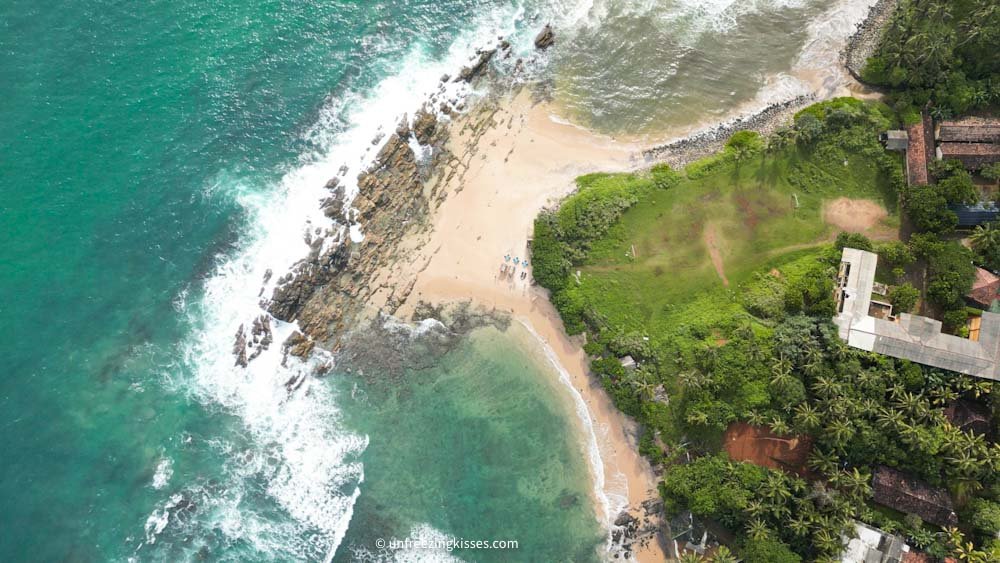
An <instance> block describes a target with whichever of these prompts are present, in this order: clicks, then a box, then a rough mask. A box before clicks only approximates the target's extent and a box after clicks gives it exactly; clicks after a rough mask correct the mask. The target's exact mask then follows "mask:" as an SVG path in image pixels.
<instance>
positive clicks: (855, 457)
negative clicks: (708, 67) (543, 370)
mask: <svg viewBox="0 0 1000 563" xmlns="http://www.w3.org/2000/svg"><path fill="white" fill-rule="evenodd" d="M893 120H894V118H893V117H892V115H891V111H890V110H888V109H887V108H886V107H885V106H882V105H879V104H869V103H862V102H859V101H857V100H851V99H837V100H832V101H830V102H826V103H822V104H817V105H814V106H812V107H810V108H807V109H806V110H804V111H802V112H800V113H799V114H798V115H797V116H796V118H795V124H794V126H793V127H790V128H788V129H785V130H782V131H779V132H778V133H776V134H775V135H774V136H772V137H771V138H769V139H767V140H763V139H760V138H759V137H757V136H755V135H751V134H739V135H737V136H734V138H733V139H731V140H730V142H729V143H727V146H726V148H725V149H724V150H723V151H722V152H721V153H719V154H718V155H715V156H713V157H710V158H708V159H705V160H703V161H699V162H698V163H695V164H693V165H690V166H688V167H686V168H685V170H684V171H683V173H682V172H679V171H675V170H671V169H669V168H665V167H657V168H654V169H652V170H650V172H649V173H648V174H634V175H633V174H617V175H591V176H586V177H584V178H581V180H580V182H579V187H580V190H579V192H578V193H577V194H576V195H573V196H571V197H570V198H568V199H567V200H565V201H564V202H563V203H562V205H561V206H560V207H559V209H557V210H552V211H548V212H546V213H544V214H543V215H542V216H540V217H539V219H538V220H537V221H536V224H535V238H534V242H533V246H532V258H533V260H534V265H535V277H536V279H537V280H538V281H539V282H540V283H541V284H542V285H544V286H545V287H547V288H548V289H549V290H550V291H551V292H552V302H553V303H554V304H555V306H556V307H557V309H558V310H559V312H560V314H561V316H562V318H563V320H564V322H565V325H566V329H567V330H568V331H569V332H571V333H581V332H583V333H586V336H587V344H586V351H587V353H588V354H589V355H590V356H591V357H592V358H593V362H592V365H591V367H592V371H593V372H594V373H595V374H596V375H597V376H598V377H599V378H600V379H601V382H602V384H603V385H604V387H605V388H606V389H607V391H608V392H609V394H610V395H611V396H612V398H613V399H614V401H615V404H616V405H617V406H618V407H619V408H620V409H621V410H622V411H624V412H626V413H627V414H629V415H631V416H633V417H635V418H636V419H637V420H638V421H639V422H640V423H641V425H642V427H643V433H642V436H641V439H640V448H641V451H642V453H643V454H644V455H646V456H647V457H649V458H650V459H651V460H652V461H653V462H654V463H656V464H662V467H663V468H662V470H663V477H664V480H663V484H662V489H661V492H662V495H663V497H664V499H665V502H666V506H667V507H668V508H669V509H670V510H672V511H676V510H681V509H687V510H690V511H691V512H692V513H694V514H695V515H697V516H701V517H704V518H711V519H713V520H716V521H718V522H720V523H721V524H723V525H724V526H726V527H727V528H729V529H730V530H732V531H734V532H737V533H738V535H739V537H741V538H743V541H740V542H739V543H738V545H734V546H732V547H733V549H735V550H736V554H737V555H738V556H739V557H740V558H742V559H743V560H744V561H789V562H792V561H800V560H801V561H815V560H823V559H824V558H828V557H831V556H834V555H836V554H837V553H838V552H839V550H840V548H841V545H840V534H841V532H847V531H849V529H850V528H849V523H850V519H851V518H858V519H861V520H863V521H866V522H869V523H872V524H874V525H878V526H880V527H883V529H890V531H893V530H894V531H899V532H900V533H903V534H905V535H907V537H909V538H910V539H911V541H912V542H914V543H915V544H916V545H918V546H919V547H920V548H922V549H925V550H927V551H929V552H930V553H932V554H934V555H938V556H943V555H946V554H949V553H955V552H956V550H957V549H958V547H957V546H958V545H959V544H962V545H965V544H967V543H968V542H967V541H966V540H965V539H964V538H965V536H963V535H962V534H963V533H964V534H968V535H969V537H970V539H972V540H974V541H975V545H976V549H977V550H986V549H994V547H991V544H990V543H989V538H986V537H985V535H984V534H983V533H982V530H979V531H974V530H972V529H971V528H969V529H966V530H964V531H958V530H955V531H949V532H947V533H946V532H944V531H937V530H933V529H930V528H929V527H928V526H926V525H924V524H923V523H921V522H915V521H913V519H912V518H911V519H909V521H908V520H907V519H905V518H904V517H903V515H898V514H892V513H891V511H884V510H876V509H875V507H873V506H872V505H870V504H869V502H868V501H869V499H870V496H871V485H870V471H871V468H872V467H873V466H874V465H880V464H881V465H888V466H891V467H897V468H899V469H901V470H903V471H906V472H908V473H911V474H913V475H916V476H918V477H920V478H921V479H924V480H926V481H928V482H930V483H932V484H935V485H938V486H948V487H949V489H950V490H951V491H952V493H953V494H954V496H955V498H956V499H957V500H958V501H959V505H960V506H961V507H963V510H964V511H967V512H969V513H970V514H976V515H978V516H977V517H976V518H977V521H980V522H983V523H984V524H983V526H988V525H990V524H989V523H990V522H992V518H993V516H994V513H993V512H992V510H993V505H992V504H984V503H996V502H998V501H1000V485H998V478H997V476H998V472H1000V448H998V447H997V446H996V445H995V444H992V443H990V442H988V441H986V440H985V439H984V438H983V437H982V436H978V435H973V434H969V433H963V432H961V431H960V430H958V429H956V428H955V427H953V426H951V424H950V423H948V421H947V419H946V418H945V416H944V408H945V406H946V405H947V404H949V403H950V402H951V401H954V400H955V399H957V398H960V397H964V398H967V399H970V400H983V399H984V398H987V397H991V396H992V395H991V392H992V389H993V387H992V384H991V383H989V382H985V381H978V380H972V379H970V378H968V377H965V376H959V375H957V374H954V373H947V372H942V371H939V370H933V369H929V368H924V367H921V366H919V365H916V364H912V363H909V362H906V361H899V360H894V359H892V358H888V357H885V356H879V355H876V354H871V353H867V352H863V351H859V350H857V349H853V348H848V347H847V346H845V345H844V343H843V342H842V341H841V340H840V338H839V337H838V336H837V332H836V327H835V326H834V325H833V324H832V323H831V321H830V319H831V317H832V316H833V315H834V313H835V304H834V302H833V284H834V278H835V275H836V270H837V267H838V265H839V261H840V249H842V248H844V247H845V246H850V247H856V248H862V249H867V250H873V251H877V252H879V253H880V257H881V260H880V262H881V263H883V264H884V266H885V268H886V269H887V270H889V271H891V275H892V276H893V277H894V278H895V279H899V280H901V279H902V278H903V277H904V276H905V275H906V274H907V273H910V272H914V271H918V270H920V271H923V270H924V269H925V270H926V272H927V281H926V283H927V295H926V301H927V302H928V303H929V304H930V306H933V307H935V308H937V309H938V310H940V311H943V312H944V313H946V315H947V314H951V315H952V316H953V317H954V318H956V319H957V312H958V311H960V309H961V310H962V311H963V313H964V306H961V308H960V303H961V296H962V295H964V292H965V291H967V290H968V286H969V284H971V277H970V275H974V269H973V266H972V261H973V258H974V255H973V252H972V251H969V250H967V249H965V248H963V247H961V246H960V245H958V244H957V243H954V242H951V241H947V240H942V239H941V238H940V237H939V236H938V235H937V234H935V232H933V230H932V229H928V232H926V233H923V234H917V235H916V236H914V237H913V239H912V240H911V241H909V242H908V243H903V242H898V241H893V242H888V243H883V244H874V243H872V242H871V241H870V240H868V239H867V238H865V237H863V236H861V235H857V234H850V233H842V234H840V235H838V236H836V237H834V234H835V231H834V230H833V229H832V228H831V227H829V226H827V225H826V224H824V222H823V220H822V210H823V207H824V205H825V203H826V202H827V201H829V200H831V199H833V198H837V197H855V198H867V199H874V200H877V201H880V202H882V203H883V204H884V205H885V206H886V207H887V208H888V209H889V210H890V212H891V213H892V214H895V212H896V207H895V202H896V201H897V197H898V196H899V195H900V193H901V192H903V174H902V167H901V162H900V159H899V158H898V156H897V155H894V154H891V153H887V152H886V151H884V150H883V149H882V147H881V146H880V145H879V143H878V140H877V134H878V132H880V131H882V130H884V129H885V128H887V127H889V126H891V125H892V124H893ZM941 174H942V176H944V175H946V174H950V176H948V177H955V178H959V179H957V180H953V181H952V182H953V184H954V185H953V186H952V187H953V188H954V192H955V194H961V192H962V190H963V188H962V183H963V182H964V180H963V179H961V176H960V174H958V173H956V172H949V171H944V172H942V173H941ZM906 195H909V194H908V193H907V194H906ZM947 197H960V196H955V195H954V194H953V195H952V196H947ZM590 205H594V206H596V209H593V210H588V209H586V207H587V206H590ZM907 209H908V210H909V208H907ZM910 212H911V214H912V211H910ZM895 220H898V218H895V217H894V216H890V218H889V220H888V221H889V223H890V224H892V222H893V221H895ZM984 238H988V237H984ZM991 240H992V239H991ZM979 244H980V247H983V245H988V244H993V242H988V241H987V242H981V243H979ZM974 248H975V245H974ZM713 255H715V256H717V257H718V258H719V259H718V260H714V259H713ZM976 256H979V255H978V254H976ZM977 259H978V258H977ZM895 285H896V287H895V288H894V289H893V290H892V292H891V294H890V300H891V301H892V302H893V303H894V304H895V305H896V308H897V309H898V310H907V309H912V308H914V307H915V306H916V304H917V302H918V300H919V291H918V290H917V289H916V288H915V287H914V285H912V284H907V283H896V284H895ZM963 318H964V317H963ZM952 324H954V323H952ZM951 328H953V329H954V328H955V327H951ZM626 354H627V355H631V356H632V357H633V358H635V359H636V361H637V362H638V367H637V368H636V369H631V370H626V369H625V368H623V367H622V366H621V364H620V362H619V361H618V358H619V357H621V356H624V355H626ZM665 397H669V401H668V400H666V399H665ZM735 421H745V422H749V423H752V424H756V425H766V426H768V427H769V428H770V429H771V430H772V431H773V432H775V433H776V434H779V435H788V434H793V433H794V434H800V435H807V436H811V437H812V439H813V441H814V444H815V445H814V451H813V454H812V455H811V456H810V460H809V470H810V471H811V472H812V475H814V476H815V478H814V479H813V480H812V481H811V482H809V481H805V480H803V479H801V478H799V477H795V476H791V475H788V474H785V473H783V472H778V471H772V470H769V469H765V468H761V467H757V466H754V465H750V464H746V463H737V462H732V461H729V460H728V459H727V458H725V457H724V456H722V455H720V454H718V453H717V452H718V451H719V449H720V445H721V437H722V433H723V431H724V430H725V429H726V428H727V426H728V425H730V424H731V423H733V422H735ZM659 444H665V445H666V449H664V448H662V447H661V446H660V445H659ZM682 453H688V454H691V455H692V456H693V460H692V461H691V462H690V463H679V462H678V460H680V459H684V456H682V455H681V454H682ZM977 530H978V528H977ZM956 534H957V535H956ZM996 547H997V548H998V549H1000V546H996ZM991 553H993V555H996V556H1000V551H995V552H991Z"/></svg>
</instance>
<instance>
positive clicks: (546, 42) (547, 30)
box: [535, 24, 556, 49]
mask: <svg viewBox="0 0 1000 563" xmlns="http://www.w3.org/2000/svg"><path fill="white" fill-rule="evenodd" d="M555 42H556V32H555V31H552V26H551V25H549V24H546V25H545V27H543V28H542V31H540V32H538V35H537V36H535V48H536V49H548V48H549V47H551V46H552V45H554V44H555Z"/></svg>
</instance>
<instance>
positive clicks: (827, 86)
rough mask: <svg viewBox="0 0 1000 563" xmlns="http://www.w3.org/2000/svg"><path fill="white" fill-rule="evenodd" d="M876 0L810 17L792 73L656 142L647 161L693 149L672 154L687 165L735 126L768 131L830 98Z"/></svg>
mask: <svg viewBox="0 0 1000 563" xmlns="http://www.w3.org/2000/svg"><path fill="white" fill-rule="evenodd" d="M876 3H877V0H843V1H842V2H839V3H836V4H834V5H832V6H831V7H830V8H829V9H827V10H826V11H825V12H823V13H822V14H820V15H819V16H818V17H816V18H814V19H813V20H812V21H810V22H809V25H808V36H809V38H808V39H807V41H806V43H805V45H803V47H802V49H801V50H800V51H799V54H798V56H797V57H796V59H795V62H794V63H793V64H792V68H791V69H790V74H789V73H778V74H775V75H773V76H769V77H767V78H766V80H765V84H764V86H763V87H762V88H761V89H760V90H758V91H757V93H756V95H754V98H753V99H752V100H750V101H749V102H747V103H745V104H743V105H741V106H740V107H738V108H736V109H734V110H733V111H732V112H730V113H729V114H728V115H726V116H724V117H722V118H721V119H712V120H710V121H706V122H705V123H703V124H702V125H700V126H696V127H694V128H692V129H691V130H689V131H686V132H684V133H682V134H681V135H678V136H674V137H669V138H667V139H665V140H663V141H660V142H657V143H656V144H655V145H654V146H652V147H651V148H649V149H647V150H645V151H643V154H644V156H645V157H646V159H647V161H649V160H657V159H660V158H662V157H663V156H664V155H670V154H671V153H675V152H690V154H689V155H687V154H681V155H677V156H676V158H674V159H672V160H671V159H667V160H669V161H670V164H672V165H681V166H682V165H684V164H687V163H688V162H691V161H693V160H697V159H698V158H700V157H702V156H706V155H708V154H710V153H712V152H715V150H717V149H718V146H719V145H720V144H721V143H722V142H723V141H725V140H726V139H727V138H728V137H729V136H730V135H732V134H733V133H735V132H736V131H740V130H744V129H749V130H755V131H761V132H763V133H768V132H770V130H772V129H774V128H775V127H777V126H778V125H779V122H781V121H783V120H784V119H786V118H787V117H788V116H789V114H790V113H791V112H794V111H796V110H798V109H801V108H803V107H805V106H807V105H809V104H811V103H814V102H816V101H821V100H826V99H829V98H831V97H833V96H835V95H838V94H839V93H840V91H841V90H842V89H843V88H844V87H846V85H847V83H848V81H850V80H851V78H850V75H849V74H848V72H847V70H846V69H845V68H843V66H842V65H841V64H840V62H839V61H840V59H841V54H842V52H843V50H844V49H845V48H846V46H847V42H848V39H849V38H850V37H851V36H852V34H854V33H855V31H856V29H857V28H858V26H859V25H861V24H862V23H863V22H864V21H865V20H866V18H867V17H868V14H869V10H870V9H871V7H872V6H874V5H875V4H876Z"/></svg>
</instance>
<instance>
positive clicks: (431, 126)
mask: <svg viewBox="0 0 1000 563" xmlns="http://www.w3.org/2000/svg"><path fill="white" fill-rule="evenodd" d="M436 130H437V116H436V115H434V113H432V112H430V111H427V109H426V108H421V109H420V111H418V112H417V114H416V115H415V116H414V117H413V136H414V137H416V138H417V142H418V143H420V144H421V145H426V144H428V143H430V142H431V138H433V136H434V132H435V131H436Z"/></svg>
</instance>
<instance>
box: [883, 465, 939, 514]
mask: <svg viewBox="0 0 1000 563" xmlns="http://www.w3.org/2000/svg"><path fill="white" fill-rule="evenodd" d="M872 489H873V491H874V500H875V502H877V503H878V504H881V505H882V506H888V507H889V508H892V509H894V510H898V511H900V512H904V513H906V514H916V515H917V516H919V517H920V518H921V519H923V521H924V522H930V523H931V524H934V525H937V526H941V527H948V526H955V525H957V524H958V515H956V514H955V506H954V505H953V504H952V502H951V496H949V495H948V492H947V491H945V490H943V489H936V488H934V487H931V486H930V485H928V484H927V483H925V482H923V481H920V480H919V479H916V478H914V477H911V476H909V475H906V474H905V473H901V472H899V471H896V470H895V469H891V468H889V467H886V466H884V465H880V466H879V467H878V468H876V469H875V475H874V477H873V478H872Z"/></svg>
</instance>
